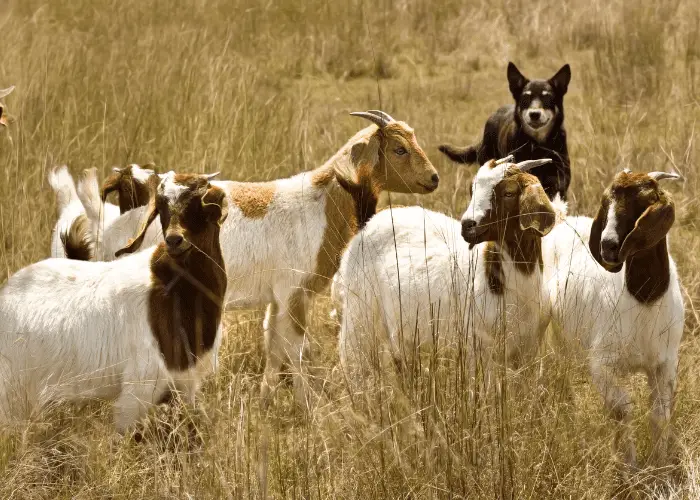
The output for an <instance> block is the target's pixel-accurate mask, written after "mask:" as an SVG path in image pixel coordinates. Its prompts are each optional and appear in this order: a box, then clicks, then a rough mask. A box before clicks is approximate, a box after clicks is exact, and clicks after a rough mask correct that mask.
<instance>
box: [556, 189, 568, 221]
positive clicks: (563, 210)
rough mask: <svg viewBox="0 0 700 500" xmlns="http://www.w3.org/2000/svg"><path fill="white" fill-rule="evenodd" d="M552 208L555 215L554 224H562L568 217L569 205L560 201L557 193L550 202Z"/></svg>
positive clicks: (560, 198)
mask: <svg viewBox="0 0 700 500" xmlns="http://www.w3.org/2000/svg"><path fill="white" fill-rule="evenodd" d="M552 207H553V208H554V214H555V222H554V224H555V225H556V224H559V223H560V222H563V221H564V220H565V219H566V216H567V215H568V212H569V204H568V203H567V202H565V201H564V200H563V199H562V197H561V194H559V193H557V194H555V195H554V199H553V200H552Z"/></svg>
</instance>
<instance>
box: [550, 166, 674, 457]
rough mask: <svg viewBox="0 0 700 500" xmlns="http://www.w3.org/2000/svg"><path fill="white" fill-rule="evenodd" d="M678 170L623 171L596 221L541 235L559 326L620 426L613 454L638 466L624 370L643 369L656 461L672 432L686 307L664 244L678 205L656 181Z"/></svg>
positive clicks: (576, 221) (578, 220)
mask: <svg viewBox="0 0 700 500" xmlns="http://www.w3.org/2000/svg"><path fill="white" fill-rule="evenodd" d="M679 177H680V176H678V175H676V174H669V173H664V172H650V173H648V174H644V173H632V172H630V171H629V170H627V169H625V170H624V171H623V172H620V173H618V174H617V175H616V176H615V178H614V180H613V182H612V185H611V186H610V188H608V189H607V190H606V191H605V193H604V194H603V197H602V200H601V204H600V208H599V210H598V214H597V215H596V217H595V219H590V218H588V217H574V218H567V222H566V223H564V224H559V225H558V226H557V227H556V228H555V229H554V231H552V232H551V233H550V234H549V236H547V238H545V245H544V249H545V258H546V261H547V263H548V266H551V267H552V268H553V272H552V273H551V274H552V276H551V278H550V279H548V282H549V284H548V287H549V290H550V297H551V302H552V307H553V309H552V324H553V330H554V332H555V334H557V336H559V337H560V338H562V340H564V341H565V342H564V345H566V346H568V349H569V350H570V351H572V353H573V354H578V355H579V356H580V357H581V358H583V359H585V360H586V363H587V365H588V369H589V371H590V375H591V378H592V380H593V383H594V385H595V386H596V387H597V389H598V390H599V391H600V393H601V394H602V396H603V399H604V404H605V409H606V411H607V412H608V413H609V414H610V415H611V416H612V417H613V419H615V420H616V421H617V423H618V425H617V430H616V443H617V451H620V452H621V453H622V456H623V459H624V462H625V463H626V464H628V465H634V464H636V448H635V446H634V442H633V440H632V437H631V430H630V428H629V425H628V424H629V420H630V416H631V406H632V401H631V398H630V395H629V393H628V392H627V391H626V390H625V389H624V388H623V387H622V385H621V383H620V381H619V377H622V376H624V375H627V374H631V373H636V372H643V373H646V375H647V380H648V384H649V388H650V390H651V404H652V410H651V414H650V421H651V431H652V439H653V443H655V448H654V453H653V460H654V461H656V462H659V463H663V462H665V461H666V459H667V455H668V451H669V445H670V442H671V439H672V431H671V427H670V425H669V421H670V418H671V407H672V400H673V392H674V390H675V386H676V370H677V366H678V348H679V344H680V341H681V336H682V333H683V318H684V306H683V299H682V296H681V289H680V284H679V281H678V274H677V271H676V266H675V263H674V262H673V259H672V258H671V256H670V255H669V252H668V247H667V242H666V235H667V233H668V231H669V230H670V229H671V226H672V225H673V221H674V218H675V210H674V205H673V201H672V199H671V197H670V195H669V194H668V193H666V192H665V191H664V190H662V189H661V188H660V187H659V182H660V181H662V180H665V179H678V178H679ZM620 271H624V272H620Z"/></svg>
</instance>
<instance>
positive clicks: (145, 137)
mask: <svg viewBox="0 0 700 500" xmlns="http://www.w3.org/2000/svg"><path fill="white" fill-rule="evenodd" d="M0 33H2V45H1V46H0V87H7V86H9V85H16V86H17V88H16V90H15V92H14V93H13V94H12V95H10V96H9V97H7V98H6V99H5V104H6V106H7V110H8V112H9V113H10V115H12V116H13V117H14V122H13V123H12V124H11V126H10V127H9V128H8V129H6V130H4V131H0V173H1V174H0V175H1V179H2V181H0V266H2V270H1V271H0V281H4V280H5V279H6V277H7V276H9V275H10V274H12V273H13V272H15V271H16V270H18V269H19V268H21V267H23V266H25V265H27V264H30V263H32V262H35V261H37V260H40V259H43V258H45V257H47V256H48V252H49V242H50V230H51V227H52V226H53V224H54V222H55V218H56V213H55V205H54V196H53V193H52V191H51V190H50V189H49V187H48V185H47V183H46V180H45V179H46V173H47V169H49V168H50V167H51V166H53V165H55V164H63V163H67V164H68V165H69V166H70V168H71V170H72V172H73V173H74V174H77V173H78V172H80V171H81V170H82V169H84V168H88V167H92V166H96V167H97V168H98V169H99V170H100V171H101V172H102V173H103V174H106V172H107V171H108V169H110V168H111V167H112V166H114V165H124V164H126V163H129V162H137V163H145V162H148V161H155V162H156V164H157V165H158V166H159V167H160V168H161V169H176V170H181V171H197V172H202V171H214V170H221V171H222V176H221V177H222V178H225V179H236V180H263V179H273V178H277V177H282V176H287V175H291V174H293V173H296V172H300V171H302V170H308V169H311V168H314V167H315V166H317V165H320V164H321V163H322V162H323V161H325V160H326V159H327V158H328V157H330V156H331V155H332V154H333V153H334V152H335V151H336V150H337V149H338V148H339V147H340V146H341V145H342V144H344V143H345V141H346V140H347V139H348V138H349V137H350V136H351V135H352V134H354V133H355V132H356V131H357V130H359V129H360V128H361V127H364V126H365V123H364V122H362V121H360V120H358V119H356V118H353V117H349V116H348V112H350V111H358V110H366V109H375V108H380V109H383V110H385V111H387V112H389V113H390V114H391V115H393V116H394V117H395V118H397V119H401V120H405V121H407V122H408V123H409V124H410V125H411V126H413V127H414V128H415V130H416V134H417V137H418V140H419V142H420V143H421V145H422V146H423V147H424V149H425V150H426V152H427V153H428V155H429V156H430V158H431V160H432V161H433V163H434V164H435V166H436V167H437V168H438V170H439V172H440V176H441V186H440V188H439V189H438V190H437V191H436V192H435V193H434V194H431V195H428V196H424V197H418V196H411V195H403V196H392V201H393V202H395V203H401V204H415V203H419V204H423V205H425V206H426V207H428V208H431V209H435V210H438V211H442V212H445V213H449V214H452V215H455V216H459V215H460V214H461V212H462V211H463V210H464V207H465V206H466V204H467V201H468V190H467V182H468V180H469V178H470V177H471V174H472V169H471V168H469V167H464V166H457V165H455V164H452V163H450V162H448V161H447V160H446V159H445V158H443V156H442V155H440V154H439V153H438V152H437V149H436V147H437V145H438V144H439V143H441V142H446V141H449V142H453V143H460V144H466V143H468V142H472V141H473V140H476V139H477V138H478V137H479V135H480V133H481V130H482V127H483V124H484V121H485V120H486V118H487V117H488V115H489V114H490V113H491V112H492V111H494V110H495V109H496V107H498V106H500V105H502V104H506V103H508V102H510V101H511V97H510V94H509V92H508V85H507V82H506V78H505V68H506V64H507V62H508V61H509V60H512V61H514V62H515V63H516V64H517V65H518V66H519V68H520V69H521V70H522V71H523V72H524V73H525V74H526V75H527V76H529V77H531V78H533V77H539V78H546V77H549V76H551V75H552V74H554V72H555V71H556V70H557V69H558V68H559V67H560V66H561V65H562V64H564V63H565V62H568V63H570V64H571V66H572V72H573V77H572V81H571V84H570V87H569V94H568V95H567V97H566V99H565V108H566V127H567V130H568V138H569V149H570V154H571V164H572V170H573V181H572V184H571V191H570V197H571V199H572V201H571V203H570V211H571V212H573V213H581V214H587V215H593V214H594V209H595V208H596V207H597V204H598V202H599V199H600V195H601V193H602V191H603V189H604V187H605V186H606V185H607V184H608V183H609V182H610V180H611V179H612V176H613V175H614V173H615V172H617V171H619V170H620V169H622V168H624V167H629V168H631V169H633V170H639V171H650V170H670V169H675V170H676V171H678V172H680V173H681V174H682V175H683V176H684V177H685V182H684V183H683V184H682V185H679V186H670V185H669V186H668V188H669V189H671V190H672V191H673V193H674V195H675V199H676V205H677V218H676V224H675V226H674V229H673V230H672V233H671V234H672V235H671V246H672V250H673V256H674V258H675V259H676V262H677V264H678V267H679V270H680V274H681V276H682V279H683V284H684V286H685V290H686V299H687V308H688V314H687V321H686V332H685V341H684V344H683V348H682V354H681V356H682V361H681V369H680V376H679V388H678V396H677V401H676V407H675V423H676V427H677V429H678V431H679V435H680V441H681V444H682V447H683V453H682V467H681V468H680V469H681V470H680V472H679V471H676V472H679V474H676V475H679V476H680V478H681V479H678V480H676V481H675V482H674V483H673V484H674V486H673V488H672V489H671V493H669V492H668V491H666V493H665V494H666V495H668V494H670V495H671V496H674V497H678V498H684V497H687V498H694V497H697V496H698V495H700V479H699V478H698V474H700V467H699V466H698V465H697V460H698V459H699V458H700V457H699V456H698V455H699V454H700V445H699V444H698V443H700V401H698V398H697V394H699V393H700V370H698V369H697V368H696V367H695V361H697V360H700V349H698V346H697V342H696V341H695V333H696V331H697V329H698V320H697V318H698V317H697V313H696V312H695V307H694V304H700V268H699V264H700V256H699V253H700V232H698V222H699V219H698V215H699V213H700V202H699V200H698V198H697V193H698V165H699V163H700V153H699V152H698V148H697V146H696V144H695V141H696V138H697V132H696V128H697V121H698V119H699V118H700V101H699V99H700V5H699V4H698V3H697V2H696V1H695V0H660V1H653V0H640V1H639V2H631V1H622V0H613V1H602V0H591V1H588V2H560V1H554V0H536V1H530V2H524V1H521V0H490V1H476V0H468V1H463V0H444V1H441V2H432V1H429V0H414V1H407V0H377V1H375V2H368V1H365V0H323V1H321V0H293V1H284V2H282V1H280V2H272V1H268V2H259V1H253V0H231V1H224V0H188V1H183V2H167V1H163V0H152V1H142V2H137V1H134V0H119V1H117V0H94V1H93V0H90V1H88V0H73V1H71V2H63V1H58V0H54V1H39V0H5V1H3V2H0ZM383 201H384V202H386V199H384V200H383ZM261 324H262V314H261V312H259V311H253V312H243V313H237V314H231V315H229V316H228V317H227V325H228V326H227V335H226V339H225V345H224V349H223V351H222V356H221V358H222V369H221V371H220V372H219V373H218V374H217V376H216V377H215V378H212V379H211V380H209V381H208V383H207V385H206V386H205V391H204V395H203V398H202V400H203V410H202V411H203V414H202V415H199V414H197V415H193V416H192V418H193V419H194V420H195V421H196V425H197V426H198V427H199V429H200V432H201V435H202V439H203V444H202V445H201V447H198V448H197V447H194V449H193V447H192V446H190V445H182V444H181V443H180V442H179V441H175V442H174V443H169V446H166V447H165V448H163V446H161V445H160V444H158V443H157V442H149V443H147V444H142V445H137V444H135V443H133V442H131V441H130V440H126V439H121V438H119V437H118V436H115V435H114V433H113V431H112V428H111V418H110V412H109V411H108V408H107V407H106V406H101V405H91V406H89V407H88V408H85V409H82V410H74V409H70V408H59V409H55V410H52V411H50V412H47V414H46V415H45V416H44V417H43V418H42V419H41V421H39V422H36V423H35V424H34V425H32V426H31V427H30V428H28V429H27V431H26V432H18V433H13V434H9V435H6V436H4V437H3V438H2V441H1V446H0V497H2V498H123V497H145V498H198V499H199V498H259V497H262V496H264V495H265V494H267V495H269V496H271V497H273V498H321V497H323V498H326V497H337V498H358V497H365V498H380V497H382V498H481V497H484V498H494V497H495V498H498V497H502V496H513V497H517V498H603V497H609V496H611V495H614V494H617V493H619V492H620V489H619V485H617V479H616V474H615V467H614V460H613V458H612V456H611V453H610V441H611V439H612V428H611V426H610V423H609V422H608V420H607V419H606V417H605V416H604V415H603V413H602V410H601V406H602V405H601V400H600V398H599V396H598V395H597V394H596V393H595V392H594V391H593V390H592V389H591V388H590V387H589V385H588V384H587V383H586V380H587V379H586V377H585V373H584V372H583V371H582V370H577V369H568V367H567V368H566V370H565V371H567V372H570V373H569V377H570V378H571V380H572V383H573V389H574V391H573V392H574V401H573V402H567V401H565V398H564V396H563V395H562V394H563V392H564V391H563V389H562V388H561V386H562V384H561V376H560V372H561V370H562V365H566V362H562V361H561V360H557V359H556V357H555V356H552V353H551V352H550V351H549V350H547V351H546V352H545V354H546V358H545V359H546V360H548V365H547V366H548V367H549V368H548V369H547V370H546V371H545V376H544V377H543V378H542V379H541V380H540V381H539V382H538V384H539V388H538V389H536V390H534V389H533V387H534V386H533V385H532V384H531V383H528V382H527V379H525V380H522V377H520V375H519V374H512V377H511V378H512V380H511V379H509V391H510V398H509V401H508V403H509V404H508V408H507V412H505V413H504V412H503V409H502V408H501V409H500V410H499V406H498V404H497V402H498V398H497V396H488V395H486V396H484V399H483V400H479V401H477V402H475V401H474V396H473V394H474V393H473V392H470V393H469V394H471V396H468V395H467V393H468V392H469V391H465V389H466V388H465V385H464V383H463V381H462V380H460V379H459V377H456V376H453V374H454V373H457V372H458V370H457V372H455V370H454V366H453V365H450V364H449V362H445V363H444V366H441V369H437V370H435V371H434V372H431V375H429V376H428V379H425V377H423V378H421V377H418V378H417V379H416V380H414V381H412V382H411V383H409V384H408V385H406V384H405V383H403V382H401V383H394V382H392V381H390V380H387V381H386V385H385V386H384V385H382V386H381V387H378V388H377V393H376V394H373V395H371V398H374V399H373V401H375V402H376V405H375V406H374V407H371V406H370V409H371V411H370V412H369V414H368V415H367V417H366V418H361V417H359V416H358V417H357V418H350V419H348V418H346V417H345V416H344V415H347V414H346V413H345V412H344V410H345V409H347V408H349V407H350V406H351V402H350V401H349V400H348V398H347V396H346V394H345V393H344V391H343V387H342V384H339V383H338V381H337V377H335V376H334V374H333V373H332V372H331V371H330V369H331V368H332V367H333V366H334V365H335V363H336V362H337V356H336V354H335V342H336V333H335V331H336V330H335V325H334V324H333V323H332V322H331V321H330V320H329V319H328V300H327V298H325V297H320V298H319V299H317V300H316V305H315V307H314V308H313V312H312V318H311V319H310V333H311V335H312V338H313V342H314V344H313V345H314V355H315V358H314V360H315V363H316V364H317V365H318V366H319V370H320V374H321V375H320V379H321V380H322V381H325V382H326V389H327V391H328V394H329V398H328V402H327V404H326V405H325V406H324V407H323V408H319V409H317V410H316V411H314V412H312V413H311V415H308V416H304V415H302V414H301V413H300V412H298V411H295V410H294V409H293V405H292V402H291V396H290V394H288V393H289V392H291V391H288V390H286V389H284V388H282V389H281V391H280V392H281V394H280V395H279V401H278V405H277V408H276V410H275V411H274V412H273V414H272V416H270V417H269V419H264V418H263V416H262V415H261V414H260V411H259V406H258V400H257V398H258V385H259V381H260V374H261V367H262V328H261ZM550 361H551V362H550ZM636 382H637V383H636V385H635V387H636V388H637V390H636V392H635V394H636V396H637V401H638V402H640V403H641V404H640V407H639V408H638V411H637V414H636V419H635V426H636V427H637V429H636V434H637V436H638V437H639V439H640V440H641V443H642V447H641V449H640V452H641V454H642V456H644V455H646V452H647V451H648V437H647V436H648V432H647V428H646V424H645V417H646V412H647V411H648V407H647V406H646V401H645V398H643V394H645V393H646V392H645V391H646V389H645V387H644V385H645V384H643V383H642V379H641V378H638V380H636ZM409 389H410V390H409ZM368 397H370V396H368ZM494 398H495V399H494ZM162 411H164V410H161V413H162ZM409 416H410V417H411V419H414V420H415V421H417V426H418V428H419V430H418V431H415V429H413V428H412V427H411V426H408V427H406V425H404V424H405V423H406V422H407V421H408V420H409ZM161 417H162V418H167V415H165V416H162V415H160V416H158V415H157V416H155V417H154V422H155V421H156V420H157V419H158V418H161ZM409 427H410V428H409ZM175 434H177V432H176V433H175ZM185 440H186V439H185ZM156 441H157V440H156ZM178 443H179V444H178ZM645 446H646V447H647V448H645ZM664 474H665V471H657V470H646V471H643V472H642V473H640V474H639V475H638V476H637V479H638V483H639V484H637V486H636V487H635V491H636V492H637V493H638V494H640V495H641V496H643V497H645V496H660V495H662V493H661V492H660V491H659V490H658V485H659V484H660V483H664V482H665V479H664V477H665V475H664Z"/></svg>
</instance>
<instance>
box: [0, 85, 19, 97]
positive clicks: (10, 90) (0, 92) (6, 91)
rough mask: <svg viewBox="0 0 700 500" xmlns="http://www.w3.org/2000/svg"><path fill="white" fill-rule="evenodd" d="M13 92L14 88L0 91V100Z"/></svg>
mask: <svg viewBox="0 0 700 500" xmlns="http://www.w3.org/2000/svg"><path fill="white" fill-rule="evenodd" d="M13 90H15V86H14V85H13V86H11V87H7V88H6V89H0V99H2V98H3V97H5V96H8V95H10V94H11V93H12V91H13Z"/></svg>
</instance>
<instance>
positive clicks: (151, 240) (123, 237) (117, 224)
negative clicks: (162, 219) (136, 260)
mask: <svg viewBox="0 0 700 500" xmlns="http://www.w3.org/2000/svg"><path fill="white" fill-rule="evenodd" d="M152 177H153V178H154V179H161V178H164V177H165V176H164V175H163V176H158V175H157V174H155V172H154V171H153V170H150V169H144V168H141V167H140V166H139V165H136V164H132V165H129V166H128V167H126V168H124V169H116V168H115V169H114V174H112V176H110V177H109V178H108V179H107V180H106V181H105V183H104V186H103V188H102V190H101V191H100V188H99V184H98V182H97V170H96V169H94V168H91V169H88V170H85V171H84V173H83V175H82V177H81V179H80V181H79V182H78V190H77V191H78V197H79V198H80V201H81V202H82V206H83V207H84V209H85V214H86V215H87V218H88V219H89V220H90V223H91V226H92V227H91V235H92V239H93V240H94V242H95V243H94V247H95V249H94V252H93V255H94V260H98V261H100V260H106V261H110V260H113V259H114V256H115V253H116V251H117V250H119V249H120V248H123V247H124V246H125V245H126V243H127V242H128V241H129V239H130V238H132V237H133V236H134V234H136V231H137V230H138V228H139V227H141V225H142V224H143V222H144V221H145V218H146V213H145V212H146V207H145V205H146V203H147V202H148V196H146V193H148V192H149V187H148V185H149V180H150V179H151V178H152ZM112 191H117V194H118V199H119V207H117V206H115V205H112V204H111V203H105V202H104V200H105V199H106V198H107V195H108V194H109V193H110V192H112ZM162 239H163V233H162V231H161V227H160V225H159V224H151V225H150V226H149V228H148V230H147V232H146V234H145V235H144V237H143V241H144V242H145V244H146V246H151V245H155V244H157V243H158V242H160V241H162Z"/></svg>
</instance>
